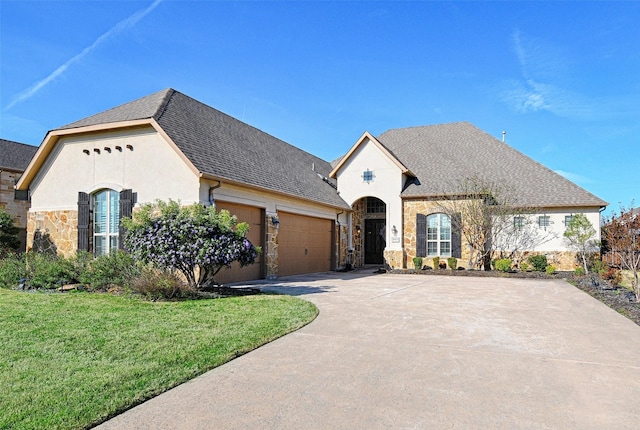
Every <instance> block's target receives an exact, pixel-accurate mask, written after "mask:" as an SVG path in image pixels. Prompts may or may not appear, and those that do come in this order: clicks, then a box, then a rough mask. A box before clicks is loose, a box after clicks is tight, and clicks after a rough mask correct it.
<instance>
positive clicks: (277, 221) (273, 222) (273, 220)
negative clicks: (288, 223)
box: [271, 216, 280, 228]
mask: <svg viewBox="0 0 640 430" xmlns="http://www.w3.org/2000/svg"><path fill="white" fill-rule="evenodd" d="M271 224H273V226H274V227H275V228H278V226H279V225H280V220H278V217H276V216H272V217H271Z"/></svg>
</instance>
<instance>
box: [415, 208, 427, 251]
mask: <svg viewBox="0 0 640 430" xmlns="http://www.w3.org/2000/svg"><path fill="white" fill-rule="evenodd" d="M426 256H427V216H426V215H423V214H418V215H416V257H426Z"/></svg>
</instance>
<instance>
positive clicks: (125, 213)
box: [118, 190, 133, 249]
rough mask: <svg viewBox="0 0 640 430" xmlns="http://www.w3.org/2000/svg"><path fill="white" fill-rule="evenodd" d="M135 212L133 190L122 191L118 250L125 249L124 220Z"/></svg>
mask: <svg viewBox="0 0 640 430" xmlns="http://www.w3.org/2000/svg"><path fill="white" fill-rule="evenodd" d="M132 210H133V190H122V191H120V218H119V219H120V224H119V227H118V248H120V249H124V233H125V230H124V226H123V225H122V218H130V217H131V212H132Z"/></svg>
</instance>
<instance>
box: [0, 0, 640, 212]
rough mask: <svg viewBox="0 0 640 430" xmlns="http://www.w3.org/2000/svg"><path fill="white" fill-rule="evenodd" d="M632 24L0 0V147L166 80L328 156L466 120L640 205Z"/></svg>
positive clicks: (454, 11)
mask: <svg viewBox="0 0 640 430" xmlns="http://www.w3.org/2000/svg"><path fill="white" fill-rule="evenodd" d="M638 22H640V2H632V1H629V2H579V1H566V2H556V1H544V2H542V1H540V2H519V1H513V2H483V1H475V2H472V1H468V2H462V1H443V2H431V1H423V2H418V1H413V2H398V1H396V2H365V1H349V2H330V1H315V2H314V1H297V2H279V1H273V2H266V1H263V2H250V1H178V0H162V1H161V0H156V1H153V0H149V1H104V2H103V1H44V0H43V1H29V0H20V1H13V0H0V115H1V118H0V137H2V138H4V139H9V140H15V141H18V142H23V143H29V144H33V145H38V144H40V143H41V141H42V139H43V138H44V136H45V134H46V132H47V131H48V130H51V129H55V128H57V127H60V126H62V125H64V124H67V123H70V122H73V121H75V120H78V119H81V118H84V117H86V116H89V115H92V114H94V113H97V112H100V111H103V110H106V109H109V108H111V107H114V106H117V105H119V104H122V103H125V102H128V101H131V100H134V99H136V98H139V97H142V96H145V95H148V94H151V93H153V92H156V91H159V90H161V89H164V88H167V87H172V88H175V89H176V90H178V91H181V92H183V93H185V94H187V95H189V96H191V97H193V98H195V99H197V100H200V101H202V102H204V103H206V104H208V105H210V106H212V107H214V108H216V109H219V110H221V111H223V112H225V113H228V114H230V115H232V116H234V117H236V118H238V119H241V120H243V121H245V122H247V123H249V124H251V125H253V126H255V127H257V128H259V129H261V130H263V131H265V132H268V133H270V134H272V135H274V136H276V137H278V138H280V139H283V140H285V141H287V142H289V143H291V144H294V145H296V146H298V147H300V148H302V149H304V150H306V151H308V152H311V153H313V154H315V155H318V156H320V157H322V158H324V159H326V160H332V159H335V158H337V157H339V156H341V155H343V154H344V153H345V152H346V151H347V150H348V149H349V148H350V147H351V145H352V144H353V143H355V141H356V140H357V139H358V138H359V137H360V135H361V134H362V133H363V132H364V131H365V130H368V131H370V132H371V133H373V134H374V135H378V134H380V133H382V132H384V131H385V130H388V129H391V128H398V127H408V126H417V125H429V124H438V123H446V122H453V121H469V122H471V123H473V124H474V125H476V126H478V127H480V128H481V129H483V130H485V131H486V132H487V133H489V134H491V135H494V136H496V137H497V138H501V135H502V131H503V130H504V131H506V132H507V134H506V141H507V143H509V144H510V145H511V146H513V147H515V148H516V149H518V150H519V151H521V152H523V153H524V154H526V155H528V156H530V157H531V158H533V159H535V160H536V161H538V162H540V163H542V164H544V165H546V166H547V167H549V168H550V169H552V170H555V171H557V172H559V173H561V174H563V175H564V176H566V177H567V178H569V179H571V180H572V181H574V182H576V183H577V184H578V185H580V186H582V187H584V188H586V189H587V190H589V191H591V192H592V193H594V194H596V195H597V196H598V197H600V198H602V199H604V200H606V201H608V202H609V203H610V209H617V208H618V204H619V203H622V204H624V205H625V206H628V205H629V204H631V201H632V200H634V199H635V200H636V201H637V202H640V192H639V190H640V180H639V178H640V176H639V175H638V171H639V167H640V26H639V25H638ZM532 186H535V184H532Z"/></svg>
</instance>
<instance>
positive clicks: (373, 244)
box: [364, 219, 386, 264]
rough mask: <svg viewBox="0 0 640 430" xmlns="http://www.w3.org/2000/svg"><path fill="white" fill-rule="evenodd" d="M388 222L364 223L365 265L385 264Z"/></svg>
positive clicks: (377, 220) (369, 221)
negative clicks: (384, 253) (384, 252)
mask: <svg viewBox="0 0 640 430" xmlns="http://www.w3.org/2000/svg"><path fill="white" fill-rule="evenodd" d="M385 225H386V221H385V220H383V219H367V220H365V221H364V264H383V263H384V255H383V251H384V248H385V246H386V242H385V234H386V229H385Z"/></svg>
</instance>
